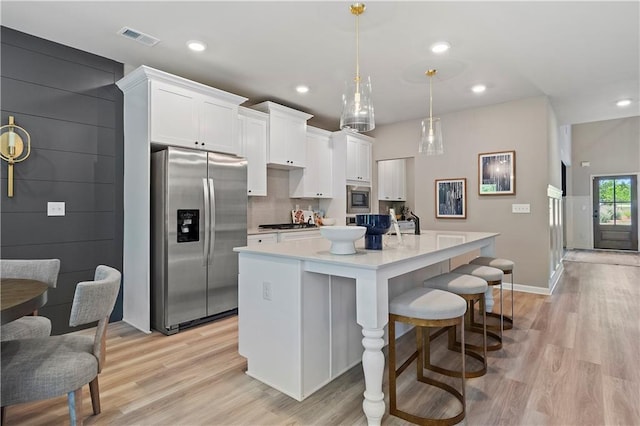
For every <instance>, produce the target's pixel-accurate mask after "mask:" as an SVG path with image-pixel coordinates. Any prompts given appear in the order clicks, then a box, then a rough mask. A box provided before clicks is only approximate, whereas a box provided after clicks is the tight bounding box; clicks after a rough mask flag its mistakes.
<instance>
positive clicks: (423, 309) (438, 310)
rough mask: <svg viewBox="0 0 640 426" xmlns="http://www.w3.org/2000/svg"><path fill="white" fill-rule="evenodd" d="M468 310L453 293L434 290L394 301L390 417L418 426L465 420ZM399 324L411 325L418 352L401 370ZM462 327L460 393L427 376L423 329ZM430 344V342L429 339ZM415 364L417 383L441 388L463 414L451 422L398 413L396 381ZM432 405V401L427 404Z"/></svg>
mask: <svg viewBox="0 0 640 426" xmlns="http://www.w3.org/2000/svg"><path fill="white" fill-rule="evenodd" d="M466 310H467V303H466V302H465V300H464V299H463V298H462V297H460V296H457V295H455V294H453V293H449V292H446V291H442V290H437V289H432V288H424V287H419V288H414V289H411V290H409V291H407V292H405V293H402V294H401V295H399V296H397V297H395V298H394V299H393V300H391V302H390V303H389V414H391V415H393V416H397V417H400V418H401V419H404V420H407V421H409V422H411V423H415V424H419V425H429V426H431V425H443V426H444V425H447V426H449V425H453V424H456V423H459V422H460V421H462V419H464V416H465V411H466V404H465V396H464V393H465V391H464V387H465V385H464V377H465V351H464V314H465V312H466ZM396 321H398V322H402V323H406V324H411V325H413V326H415V329H416V351H415V352H414V353H413V354H412V355H411V356H410V357H409V359H407V360H406V361H405V362H404V363H403V364H402V365H401V366H400V368H398V369H396V332H395V329H396V326H395V323H396ZM458 324H459V325H460V329H461V330H462V337H461V357H462V369H461V371H462V374H461V382H462V384H461V392H459V391H458V390H457V389H455V388H454V387H453V386H450V385H449V384H447V383H444V382H441V381H439V380H435V379H432V378H428V377H425V376H424V370H423V368H422V366H423V364H424V360H423V356H424V354H423V351H424V344H423V334H424V333H423V332H424V330H423V329H424V328H426V329H429V328H432V327H437V328H440V327H450V326H456V325H458ZM427 340H428V339H427ZM414 360H417V361H416V370H417V380H418V381H420V382H422V383H426V384H428V385H431V386H435V387H438V388H440V389H442V390H444V391H446V392H448V393H449V394H451V395H452V396H454V397H455V398H456V399H457V400H458V401H460V403H461V404H462V408H461V410H460V412H458V413H457V414H456V415H454V416H453V417H449V418H429V417H421V416H418V415H415V414H411V413H408V412H406V411H402V410H399V409H398V407H397V403H396V392H397V389H396V379H397V378H398V376H400V374H402V372H403V371H404V370H406V369H407V367H409V365H411V363H412V362H413V361H414ZM425 403H426V404H429V403H430V401H425Z"/></svg>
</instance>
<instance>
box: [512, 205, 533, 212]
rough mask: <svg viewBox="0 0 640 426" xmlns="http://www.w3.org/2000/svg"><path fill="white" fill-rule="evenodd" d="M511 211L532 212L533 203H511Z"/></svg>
mask: <svg viewBox="0 0 640 426" xmlns="http://www.w3.org/2000/svg"><path fill="white" fill-rule="evenodd" d="M511 213H531V204H511Z"/></svg>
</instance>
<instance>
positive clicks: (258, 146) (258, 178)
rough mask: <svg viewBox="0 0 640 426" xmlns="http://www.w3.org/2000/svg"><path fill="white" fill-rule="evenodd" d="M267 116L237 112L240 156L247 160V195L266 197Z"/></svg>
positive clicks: (248, 110) (244, 111)
mask: <svg viewBox="0 0 640 426" xmlns="http://www.w3.org/2000/svg"><path fill="white" fill-rule="evenodd" d="M267 119H268V117H267V114H265V113H262V112H259V111H254V110H252V109H248V108H243V107H240V109H239V110H238V121H239V130H238V137H239V140H240V155H242V156H243V157H245V158H246V159H247V195H251V196H256V195H261V196H266V195H267Z"/></svg>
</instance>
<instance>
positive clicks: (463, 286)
mask: <svg viewBox="0 0 640 426" xmlns="http://www.w3.org/2000/svg"><path fill="white" fill-rule="evenodd" d="M422 285H423V286H424V287H429V288H436V289H438V290H444V291H448V292H451V293H454V294H457V295H458V296H460V297H462V298H463V299H464V300H465V301H466V302H467V313H466V315H465V322H466V327H467V330H470V329H471V323H472V317H471V312H472V311H473V303H474V302H476V301H477V302H479V304H480V310H481V311H482V313H483V314H482V324H483V327H482V346H478V345H472V344H470V343H467V344H466V345H465V349H468V351H467V352H466V354H467V355H468V356H470V357H472V358H475V359H477V360H478V361H480V362H482V367H481V368H480V369H478V370H476V371H469V369H467V370H466V373H465V377H466V378H468V379H469V378H472V377H480V376H483V375H484V374H485V373H486V372H487V327H486V324H487V317H486V315H485V303H484V293H485V292H486V291H487V287H488V286H487V282H486V281H485V280H483V279H482V278H478V277H474V276H473V275H464V274H457V273H454V272H449V273H446V274H441V275H436V276H435V277H431V278H428V279H426V280H424V282H423V283H422ZM443 330H444V329H443ZM448 331H449V336H448V339H449V341H448V345H449V349H450V350H457V351H460V347H461V345H460V343H459V342H458V341H457V340H456V328H455V327H448ZM439 335H440V333H435V334H433V335H432V336H430V337H431V338H432V339H435V338H436V337H438V336H439ZM424 368H426V369H428V370H431V371H435V372H438V373H440V374H445V375H447V376H451V377H460V375H461V374H462V373H461V372H460V371H458V370H451V369H447V368H443V367H439V366H436V365H432V364H431V362H430V357H429V352H427V353H426V354H425V365H424Z"/></svg>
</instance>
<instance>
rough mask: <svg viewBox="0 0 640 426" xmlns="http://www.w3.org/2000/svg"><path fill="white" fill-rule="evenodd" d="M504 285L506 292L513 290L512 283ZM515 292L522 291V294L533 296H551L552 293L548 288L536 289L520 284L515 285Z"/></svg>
mask: <svg viewBox="0 0 640 426" xmlns="http://www.w3.org/2000/svg"><path fill="white" fill-rule="evenodd" d="M502 285H503V286H504V287H503V288H504V289H505V290H511V283H509V282H506V283H502ZM495 287H496V288H500V287H501V286H499V285H497V286H495ZM513 291H520V292H522V293H532V294H544V295H546V296H550V295H551V293H552V292H551V291H549V289H548V288H544V287H536V286H533V285H526V284H518V283H513Z"/></svg>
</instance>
